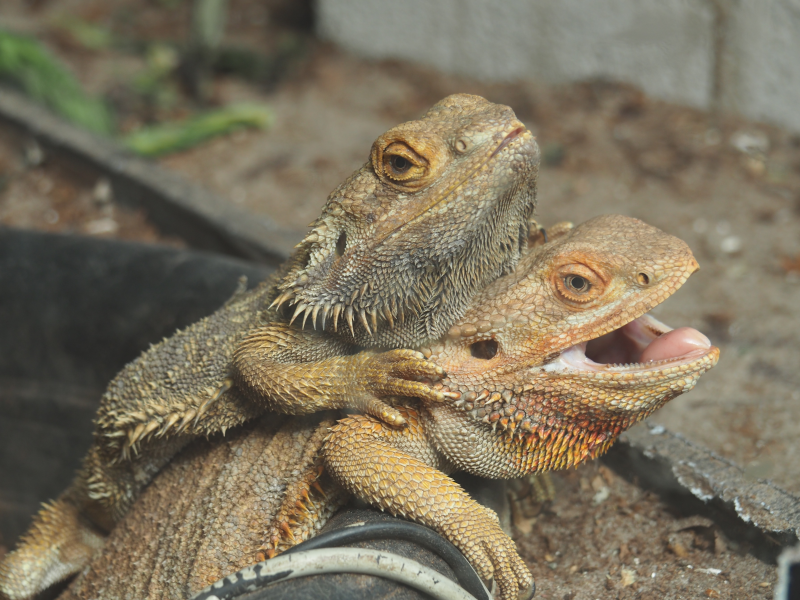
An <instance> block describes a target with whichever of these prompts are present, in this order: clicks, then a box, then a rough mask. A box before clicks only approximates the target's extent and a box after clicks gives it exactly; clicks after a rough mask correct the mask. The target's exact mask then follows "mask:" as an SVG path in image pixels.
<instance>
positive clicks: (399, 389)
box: [368, 349, 448, 414]
mask: <svg viewBox="0 0 800 600" xmlns="http://www.w3.org/2000/svg"><path fill="white" fill-rule="evenodd" d="M368 369H369V375H368V387H369V390H370V391H371V392H372V393H373V394H374V395H375V396H377V397H386V396H404V397H407V398H408V397H412V398H421V399H422V400H427V401H429V402H444V401H445V399H446V398H447V397H448V396H446V392H443V391H441V390H437V389H435V388H434V387H433V385H432V384H430V383H427V382H426V381H432V382H436V381H438V380H440V379H442V378H443V377H445V376H446V373H445V371H444V369H442V368H441V367H440V366H439V365H437V364H435V363H433V362H431V361H429V360H427V359H426V358H425V356H424V355H423V354H422V353H421V352H417V351H415V350H402V349H401V350H389V351H387V352H381V353H379V354H375V355H374V356H373V357H372V358H371V359H370V364H369V367H368ZM419 380H426V381H419ZM373 414H374V413H373Z"/></svg>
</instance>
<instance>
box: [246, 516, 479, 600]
mask: <svg viewBox="0 0 800 600" xmlns="http://www.w3.org/2000/svg"><path fill="white" fill-rule="evenodd" d="M355 524H359V525H361V524H363V525H361V526H359V527H352V526H353V525H355ZM406 526H409V527H408V529H406ZM381 530H383V534H381V533H380V532H381ZM419 530H424V531H425V532H426V533H420V531H419ZM359 531H361V532H365V533H359ZM373 534H375V535H373ZM329 535H330V537H328V536H329ZM326 538H327V540H326ZM358 538H362V539H358ZM319 539H321V540H322V543H321V544H320V542H319V541H318V540H319ZM331 540H334V541H336V540H338V541H339V542H341V543H342V544H344V545H346V546H347V547H355V548H371V549H375V550H381V551H384V552H387V553H392V554H396V555H399V556H402V557H406V558H410V559H412V560H414V561H416V562H418V563H421V564H423V565H425V566H427V567H430V568H431V569H433V570H434V571H437V572H438V573H440V574H442V575H444V576H445V577H447V578H449V579H451V580H452V581H457V582H459V583H460V584H461V585H462V586H464V583H465V582H467V585H468V587H467V586H464V587H465V589H466V590H467V591H468V592H469V593H471V594H472V595H473V596H475V597H476V598H479V599H481V600H483V599H485V598H486V592H485V588H483V585H482V584H481V582H480V580H479V579H477V574H476V573H475V571H474V570H473V569H472V567H471V566H470V565H469V563H468V562H466V559H465V558H464V557H463V556H461V554H460V553H459V552H458V551H457V550H456V549H455V547H454V546H452V544H450V542H448V541H447V540H445V539H444V538H442V537H441V536H439V534H437V533H436V532H434V531H432V530H430V529H428V528H426V527H422V526H421V525H416V524H414V523H408V522H407V521H403V520H401V519H397V518H395V517H391V516H389V515H386V514H383V513H380V512H378V511H375V510H370V509H363V508H349V509H347V510H345V511H343V512H340V513H339V514H337V515H336V516H335V517H333V519H331V520H330V522H328V524H327V525H326V526H325V527H324V528H323V529H322V532H321V534H320V536H319V537H315V538H312V539H311V540H309V541H308V542H305V543H304V544H302V545H300V546H297V548H296V549H295V550H293V551H294V552H300V551H303V550H307V549H311V548H319V547H329V544H328V542H331ZM337 545H338V544H337ZM448 547H449V548H448ZM451 549H452V550H451ZM452 552H455V553H456V554H458V556H460V558H456V557H455V556H454V555H453V554H452ZM450 563H452V565H451V564H450ZM452 566H455V569H453V568H452ZM468 571H471V574H468ZM478 594H480V595H478ZM234 597H235V598H236V600H298V599H306V598H309V599H311V598H325V599H326V600H362V599H363V600H367V599H369V600H373V599H374V600H377V599H379V598H391V599H392V600H412V599H413V600H417V599H420V598H425V597H427V596H425V595H423V594H422V593H420V592H418V591H416V590H413V589H411V588H408V587H406V586H403V585H399V584H397V583H395V582H393V581H389V580H386V579H382V578H379V577H375V576H371V575H353V574H348V573H343V574H323V575H315V576H313V577H306V578H302V579H293V580H289V581H283V582H280V583H274V584H271V585H269V584H267V585H265V586H264V587H262V588H260V589H256V590H254V591H249V592H246V593H242V594H240V595H237V596H234Z"/></svg>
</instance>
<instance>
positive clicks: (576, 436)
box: [432, 216, 719, 476]
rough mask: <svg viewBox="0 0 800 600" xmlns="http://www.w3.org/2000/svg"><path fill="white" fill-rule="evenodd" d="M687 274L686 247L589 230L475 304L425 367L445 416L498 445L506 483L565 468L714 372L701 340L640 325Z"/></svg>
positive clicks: (636, 233) (546, 248) (622, 225)
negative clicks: (443, 400)
mask: <svg viewBox="0 0 800 600" xmlns="http://www.w3.org/2000/svg"><path fill="white" fill-rule="evenodd" d="M697 269H698V265H697V262H696V261H695V259H694V257H693V256H692V252H691V250H689V247H688V246H687V245H686V244H685V243H684V242H682V241H681V240H679V239H677V238H675V237H672V236H670V235H667V234H665V233H663V232H662V231H660V230H658V229H656V228H655V227H651V226H649V225H646V224H645V223H643V222H641V221H639V220H637V219H632V218H629V217H622V216H604V217H598V218H596V219H592V220H591V221H588V222H587V223H585V224H583V225H580V226H578V227H576V228H575V229H573V230H571V231H569V232H567V233H564V234H563V235H562V236H561V237H560V238H558V239H556V240H553V241H550V242H549V243H546V244H544V245H542V246H540V247H537V248H533V249H532V250H530V251H529V252H528V253H527V254H526V256H525V257H524V258H523V259H522V261H521V262H520V264H519V266H518V267H517V271H516V272H515V273H513V274H511V275H508V276H506V277H504V278H502V279H500V280H498V281H497V282H495V283H494V284H493V285H491V286H489V287H488V288H487V289H486V290H484V292H482V293H481V294H480V295H479V296H478V297H476V299H475V301H474V302H473V305H472V308H470V310H468V311H467V313H466V314H465V315H464V317H463V318H462V320H461V322H459V323H458V324H457V325H455V326H454V327H453V328H452V329H451V330H450V331H449V332H448V334H447V335H446V336H445V337H444V338H443V339H442V341H440V342H439V344H438V345H435V346H434V347H433V348H432V352H433V360H435V361H436V363H437V364H439V365H440V366H441V367H443V368H444V369H445V370H446V371H447V374H448V378H447V379H446V380H445V381H444V386H445V387H446V389H447V390H449V391H451V392H455V394H454V396H459V395H460V396H459V398H458V399H457V400H456V401H454V402H455V407H456V408H457V409H458V410H460V411H463V412H466V413H467V414H468V415H469V416H470V418H471V419H472V420H474V421H475V422H478V423H480V425H481V427H482V428H485V430H487V431H490V432H491V435H490V436H489V437H490V438H491V439H493V440H494V441H493V442H492V443H497V440H500V439H502V440H504V442H503V443H504V444H505V446H504V447H505V448H506V451H505V452H506V455H507V457H508V461H509V462H508V463H507V464H506V465H505V468H507V469H510V471H509V473H518V474H521V473H529V472H534V471H541V470H546V469H555V468H565V467H570V466H574V465H576V464H578V463H580V462H582V461H583V460H585V459H587V458H593V457H595V456H597V455H599V454H601V453H602V452H604V451H605V450H606V449H607V448H608V447H609V446H610V445H611V443H612V442H613V441H614V439H616V437H617V436H618V435H619V434H620V432H622V431H623V430H625V429H627V428H628V427H630V426H631V425H633V424H634V423H636V422H637V421H640V420H641V419H643V418H645V417H647V416H648V415H650V414H651V413H652V412H653V411H654V410H656V409H657V408H659V407H661V406H662V405H663V404H664V403H665V402H668V401H669V400H671V399H672V398H675V397H676V396H678V395H679V394H682V393H684V392H686V391H688V390H690V389H692V388H693V387H694V385H695V384H696V383H697V381H698V378H699V377H700V376H701V375H702V374H703V373H705V372H706V371H707V370H708V369H710V368H711V367H713V366H714V365H715V364H716V362H717V359H718V357H719V349H718V348H716V347H714V346H712V345H711V343H710V342H709V340H708V339H707V338H706V337H705V336H704V335H703V334H701V333H700V332H698V331H696V330H694V329H691V328H688V327H683V328H680V329H674V330H673V329H670V328H669V327H667V326H666V325H664V324H662V323H660V322H659V321H657V320H656V319H654V318H653V317H651V316H650V315H648V314H647V312H648V311H649V310H650V309H652V308H653V307H654V306H656V305H658V304H660V303H661V302H663V301H664V300H665V299H666V298H668V297H669V296H671V295H672V294H673V293H674V292H675V291H676V290H677V289H678V288H679V287H680V286H681V285H683V283H684V282H685V281H686V280H687V278H688V277H689V276H690V275H691V274H692V273H693V272H694V271H696V270H697ZM449 408H451V409H452V408H453V407H452V406H451V407H449ZM432 411H433V412H434V413H436V410H435V407H433V409H432ZM463 412H462V415H463ZM443 414H444V413H443ZM434 418H436V416H434ZM442 418H444V417H442ZM448 418H452V415H451V416H450V417H448ZM462 419H463V416H462ZM478 474H480V473H478ZM495 476H497V474H495Z"/></svg>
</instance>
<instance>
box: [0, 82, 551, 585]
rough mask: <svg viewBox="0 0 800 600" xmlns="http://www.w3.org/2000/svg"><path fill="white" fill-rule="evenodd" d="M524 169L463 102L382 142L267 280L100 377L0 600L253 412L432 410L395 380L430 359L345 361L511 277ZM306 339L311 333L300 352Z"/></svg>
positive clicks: (395, 417) (2, 572)
mask: <svg viewBox="0 0 800 600" xmlns="http://www.w3.org/2000/svg"><path fill="white" fill-rule="evenodd" d="M538 158H539V154H538V148H537V146H536V142H535V141H534V139H533V137H532V135H531V134H530V132H529V131H528V130H527V129H525V127H524V125H523V124H522V123H521V122H520V121H519V120H517V119H516V117H515V116H514V113H513V111H511V109H510V108H508V107H505V106H501V105H496V104H492V103H490V102H488V101H486V100H484V99H483V98H480V97H477V96H469V95H465V94H459V95H454V96H449V97H448V98H445V99H444V100H442V101H441V102H439V103H438V104H436V105H435V106H434V107H433V108H431V109H430V110H429V111H428V112H427V113H426V114H425V115H424V116H423V117H422V118H421V119H420V120H418V121H411V122H409V123H405V124H402V125H399V126H397V127H395V128H393V129H390V130H389V131H388V132H386V133H385V134H383V135H382V136H380V137H379V138H378V139H377V140H376V141H375V143H374V145H373V148H372V152H371V156H370V160H369V161H368V162H367V163H366V164H365V165H364V166H363V167H362V168H361V169H359V170H358V171H356V173H354V174H353V175H352V176H351V177H350V178H348V179H347V180H346V181H345V182H344V183H343V184H342V185H340V186H339V187H338V188H337V189H336V190H334V192H333V193H332V194H331V195H330V197H329V198H328V201H327V203H326V205H325V207H324V208H323V211H322V215H321V216H320V218H319V219H317V220H316V221H315V222H314V223H313V224H312V226H313V228H312V231H311V233H310V234H309V235H308V236H306V238H305V239H304V240H303V241H302V242H301V243H300V244H299V246H298V248H297V250H296V252H295V253H294V254H293V256H292V257H291V258H290V260H289V261H288V262H287V264H286V265H284V267H282V269H281V270H280V271H279V272H278V273H277V274H276V275H275V276H274V277H272V278H271V279H269V280H268V281H266V282H264V283H263V284H261V285H260V286H258V287H257V288H255V289H254V290H252V291H250V292H241V293H238V294H237V295H236V296H234V298H232V299H231V301H229V302H228V303H227V304H226V305H225V306H224V307H223V308H222V309H220V310H219V311H218V312H216V313H215V314H213V315H211V316H210V317H208V318H206V319H203V320H202V321H200V322H198V323H197V324H195V325H193V326H191V327H189V328H187V329H185V330H184V331H181V332H178V333H176V334H175V335H174V336H172V337H171V338H169V339H167V340H164V341H163V342H162V343H160V344H158V345H156V346H153V347H152V348H151V349H150V350H148V351H147V352H145V353H144V354H143V355H142V356H141V357H140V358H138V359H137V360H135V361H134V362H132V363H131V364H129V365H128V366H126V367H125V368H124V369H123V370H122V371H121V372H120V373H119V374H118V375H117V376H116V377H115V378H114V380H113V381H112V382H111V383H110V384H109V387H108V390H107V392H106V393H105V395H104V396H103V398H102V400H101V406H100V409H99V412H98V416H97V428H96V432H95V443H94V445H93V446H92V448H91V449H90V451H89V454H88V456H87V458H86V459H85V461H84V468H83V470H82V472H81V473H80V474H79V476H78V478H77V480H76V481H75V483H74V484H73V486H72V487H71V488H70V489H68V490H67V491H66V492H65V493H64V494H63V495H62V496H61V497H60V498H59V499H58V500H57V501H56V502H55V503H54V504H53V505H52V506H51V507H50V508H48V509H46V510H43V511H42V513H40V515H39V516H38V517H36V519H35V521H34V524H33V525H32V527H31V530H30V532H29V535H28V536H26V537H25V538H24V539H23V545H22V546H21V547H20V549H19V550H17V551H16V552H12V553H11V554H10V555H9V556H8V557H6V558H5V560H4V561H3V562H2V563H0V591H2V592H4V593H5V594H7V595H8V596H10V597H11V598H15V599H16V598H25V597H27V596H30V595H32V594H33V593H35V592H37V591H39V590H41V589H42V588H43V587H44V586H46V585H47V583H48V582H50V581H52V580H53V578H54V577H56V576H57V577H63V576H66V575H68V574H69V573H70V572H74V571H75V570H77V569H79V568H80V564H79V561H76V560H72V555H76V556H85V555H86V553H88V552H89V551H91V550H92V548H91V547H87V548H85V549H84V550H85V552H83V553H76V552H72V551H71V554H70V553H68V552H66V551H59V552H41V550H40V549H41V548H51V547H59V548H60V547H63V546H64V544H65V543H67V542H69V543H72V544H74V543H75V540H79V539H82V536H83V535H84V534H86V535H88V533H87V532H89V533H91V535H93V536H96V535H98V534H100V535H102V533H103V532H107V531H108V530H110V529H111V528H113V526H114V524H115V523H116V522H117V521H118V520H119V519H120V518H121V517H122V516H123V515H124V514H125V512H126V511H127V510H128V508H129V506H130V505H131V503H132V502H133V500H134V499H135V498H136V496H137V495H138V494H139V492H140V490H141V489H142V487H143V486H144V485H146V484H147V483H148V482H149V481H150V480H151V479H152V477H153V476H154V475H155V474H156V473H157V472H158V471H159V470H160V469H161V468H162V467H163V466H164V465H165V464H166V463H167V462H168V461H169V460H170V458H171V457H172V456H173V455H174V454H175V452H177V451H178V450H179V449H180V448H181V447H183V446H184V445H186V444H187V443H188V442H189V441H190V440H192V439H193V438H194V437H197V436H200V435H210V434H214V433H217V432H222V433H224V432H225V430H226V429H229V428H231V427H234V426H236V425H240V424H242V423H243V422H245V421H248V420H250V419H252V418H254V417H256V416H258V415H260V414H262V413H263V412H265V411H266V410H277V411H282V412H287V413H292V414H304V413H311V412H315V411H317V410H320V409H322V408H327V407H332V408H336V407H344V406H349V407H354V408H359V409H363V410H366V411H367V412H370V413H371V414H376V415H378V416H379V417H381V418H383V419H385V420H387V421H389V422H393V423H395V424H402V417H401V416H400V414H399V413H398V412H397V411H396V410H394V409H393V408H391V407H390V406H388V405H387V404H386V403H385V402H383V401H382V400H381V397H382V396H388V395H392V396H397V395H400V396H420V397H424V398H427V399H430V400H442V399H443V395H442V393H441V392H438V391H435V390H432V389H431V387H430V386H429V385H427V384H424V383H421V382H418V381H407V380H405V379H403V378H402V377H401V376H400V375H402V374H403V373H405V372H413V373H414V374H415V375H423V376H428V377H430V378H436V377H438V376H440V375H441V370H439V369H437V368H435V366H433V365H432V364H430V363H429V362H428V361H426V360H424V359H422V358H421V357H419V356H417V355H413V356H409V355H408V353H407V352H406V351H402V350H398V351H389V352H385V353H383V354H380V353H377V352H375V351H365V352H360V353H359V352H357V351H358V350H359V349H360V348H362V347H373V348H381V349H386V348H391V347H397V346H410V345H414V344H420V343H424V342H425V341H426V340H429V339H436V338H437V337H438V336H439V335H441V334H442V333H443V332H444V331H446V330H447V328H448V327H449V326H450V325H451V324H452V323H453V322H454V321H455V320H456V319H457V318H458V317H459V316H460V315H461V314H463V312H464V310H466V308H467V306H468V304H469V302H470V300H471V299H472V297H473V296H474V295H475V294H476V293H477V292H478V291H479V290H480V289H482V288H483V287H485V286H486V285H487V284H488V283H490V282H492V281H494V280H496V279H497V278H498V277H500V276H501V275H503V274H505V273H508V272H510V271H511V270H512V269H513V268H514V266H515V265H516V263H517V261H518V260H519V257H520V254H521V252H522V250H523V249H524V248H525V245H526V236H527V223H528V219H529V218H530V216H531V214H532V212H533V208H534V204H535V183H536V174H537V169H538ZM295 318H296V319H297V320H296V322H295V323H294V324H292V321H294V320H295ZM306 325H307V326H309V327H311V326H312V325H313V328H315V329H316V328H319V329H321V330H325V332H326V335H324V336H315V337H313V338H312V339H311V340H310V341H308V339H307V338H306V337H305V335H304V334H303V331H302V326H306ZM237 350H238V351H237ZM387 371H388V372H389V373H390V374H392V373H393V372H396V373H395V376H394V377H392V378H391V379H387V378H386V377H385V373H386V372H387ZM53 511H56V512H59V511H61V512H62V513H63V518H59V519H54V518H53ZM87 521H88V524H86V525H85V526H82V525H81V524H82V523H86V522H87ZM45 522H60V523H65V524H67V523H69V524H72V526H71V528H62V529H59V528H56V527H51V526H45ZM91 539H94V538H91ZM67 554H70V557H69V560H68V556H67Z"/></svg>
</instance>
